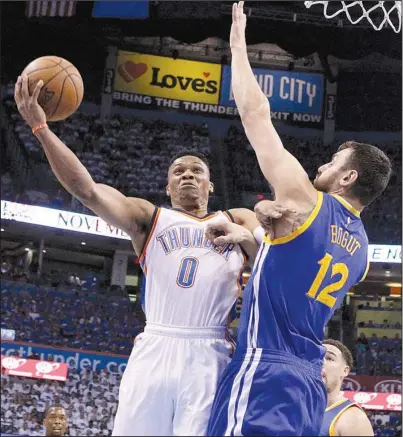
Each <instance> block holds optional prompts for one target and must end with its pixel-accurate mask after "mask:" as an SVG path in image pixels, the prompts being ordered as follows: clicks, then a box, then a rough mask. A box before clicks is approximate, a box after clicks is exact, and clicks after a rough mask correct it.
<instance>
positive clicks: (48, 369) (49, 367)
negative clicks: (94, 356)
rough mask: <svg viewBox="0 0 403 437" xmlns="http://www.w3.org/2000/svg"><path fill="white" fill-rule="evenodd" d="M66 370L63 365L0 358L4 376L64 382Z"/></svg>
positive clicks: (65, 365) (14, 358)
mask: <svg viewBox="0 0 403 437" xmlns="http://www.w3.org/2000/svg"><path fill="white" fill-rule="evenodd" d="M68 368H69V367H68V365H67V364H65V363H53V362H50V361H39V360H30V359H26V358H19V357H6V356H4V355H2V356H1V370H2V372H3V371H4V373H5V374H6V375H13V376H24V377H25V378H37V379H51V380H54V381H66V379H67V372H68Z"/></svg>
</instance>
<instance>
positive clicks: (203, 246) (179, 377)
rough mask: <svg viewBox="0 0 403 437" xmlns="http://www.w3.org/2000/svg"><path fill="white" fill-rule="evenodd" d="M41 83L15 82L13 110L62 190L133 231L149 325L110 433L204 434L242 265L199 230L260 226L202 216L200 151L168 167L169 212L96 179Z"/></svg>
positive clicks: (232, 215)
mask: <svg viewBox="0 0 403 437" xmlns="http://www.w3.org/2000/svg"><path fill="white" fill-rule="evenodd" d="M41 87H42V84H41V82H39V83H38V85H37V86H36V88H35V90H34V92H33V94H32V96H30V95H29V92H28V78H27V77H26V76H25V77H19V78H18V81H17V84H16V87H15V100H16V103H17V106H18V110H19V112H20V113H21V115H22V117H23V118H24V119H25V121H26V122H27V123H28V124H29V126H30V127H31V128H32V131H33V133H34V135H35V136H36V138H37V139H38V140H39V142H40V143H41V144H42V147H43V149H44V151H45V154H46V156H47V158H48V160H49V163H50V165H51V168H52V170H53V172H54V174H55V175H56V177H57V178H58V180H59V182H60V183H61V184H62V185H63V186H64V188H65V189H66V190H67V191H69V192H70V193H71V194H72V195H73V196H74V197H76V198H77V199H79V200H80V201H81V202H82V203H83V204H84V205H85V206H86V207H88V208H89V209H91V210H92V211H94V213H95V214H97V215H98V216H99V217H101V218H102V219H104V220H105V221H106V222H107V223H109V224H110V225H111V226H115V227H117V228H119V229H122V230H123V231H124V232H126V233H127V234H128V235H129V236H130V237H131V240H132V242H133V247H134V249H135V251H136V253H137V254H138V255H139V257H140V262H141V266H142V268H143V270H144V273H145V275H146V287H145V296H144V300H143V303H144V310H145V314H146V318H147V326H146V328H145V331H144V333H142V334H140V335H139V336H138V337H137V339H136V341H135V345H134V348H133V352H132V354H131V356H130V359H129V362H128V366H127V368H126V371H125V373H124V375H123V378H122V383H121V387H120V393H119V407H118V411H117V415H116V418H115V425H114V430H113V435H120V436H129V435H130V436H135V435H142V436H146V435H156V436H157V435H164V436H169V435H205V432H206V427H207V422H208V419H209V414H210V409H211V405H212V402H213V398H214V394H215V390H216V384H217V380H218V377H219V376H220V374H221V372H222V370H223V369H224V367H225V365H226V364H227V363H228V362H229V360H230V357H231V354H232V348H233V345H232V344H231V343H230V342H229V341H228V337H227V322H228V316H229V313H230V310H231V308H232V306H233V305H234V303H235V301H236V298H237V295H238V292H239V290H240V285H239V278H240V274H241V272H242V269H243V266H244V263H245V256H244V254H243V252H242V250H241V247H240V246H239V245H238V244H232V243H231V244H227V245H223V246H221V247H218V246H215V245H214V244H212V243H211V242H210V241H209V240H208V239H207V238H206V237H205V227H206V225H207V223H209V222H211V221H212V220H227V221H230V220H234V221H235V222H236V223H237V224H239V225H242V226H244V227H245V228H246V229H248V230H249V231H251V232H254V231H256V230H257V229H260V230H261V228H260V226H259V223H258V222H257V220H256V218H255V214H254V213H253V212H252V211H250V210H247V209H235V210H232V211H230V212H229V213H224V212H220V211H219V212H216V213H215V214H209V213H208V199H209V194H210V193H212V192H213V189H214V187H213V184H212V183H211V182H210V170H209V167H208V164H207V161H206V160H205V159H204V158H203V156H201V155H199V154H197V153H187V152H185V153H183V154H181V155H179V156H177V157H176V158H175V159H174V160H173V162H172V163H171V166H170V167H169V172H168V185H167V189H166V191H167V194H168V196H169V197H170V198H171V203H172V207H173V208H172V209H165V208H156V207H155V206H154V205H153V204H151V203H150V202H148V201H147V200H144V199H138V198H129V197H126V196H124V195H123V194H121V193H120V192H119V191H117V190H115V189H114V188H112V187H109V186H107V185H103V184H98V183H96V182H95V181H94V180H93V179H92V177H91V175H90V174H89V173H88V171H87V169H86V168H85V167H84V166H83V165H82V164H81V162H80V161H79V160H78V158H77V157H76V156H75V155H74V153H73V152H72V151H71V150H70V149H69V148H68V147H67V146H66V145H65V144H64V143H63V142H62V141H61V140H60V139H59V138H58V137H57V136H56V135H55V134H54V133H53V132H52V131H51V130H50V129H49V127H48V126H47V124H46V117H45V113H44V112H43V110H42V108H41V107H40V106H39V104H38V102H37V97H38V95H39V92H40V89H41ZM134 171H135V169H134ZM251 232H247V234H248V235H249V236H250V235H252V234H251ZM255 235H257V234H256V232H255ZM243 248H244V250H245V251H246V252H247V253H250V254H253V255H254V254H255V253H256V250H257V247H256V241H255V239H254V238H253V237H252V238H249V240H248V238H246V240H245V241H244V243H243Z"/></svg>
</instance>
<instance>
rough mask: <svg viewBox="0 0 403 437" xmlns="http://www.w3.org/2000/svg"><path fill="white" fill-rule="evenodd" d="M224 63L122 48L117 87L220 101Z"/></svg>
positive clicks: (147, 93) (174, 97) (148, 93)
mask: <svg viewBox="0 0 403 437" xmlns="http://www.w3.org/2000/svg"><path fill="white" fill-rule="evenodd" d="M220 81H221V65H218V64H210V63H207V62H198V61H188V60H184V59H172V58H166V57H162V56H154V55H144V54H140V53H133V52H123V51H120V52H119V55H118V62H117V74H116V75H115V86H114V90H115V91H120V92H127V93H131V94H140V95H146V96H153V97H162V98H167V99H173V100H181V101H188V102H198V103H209V104H214V105H216V104H218V100H219V95H220Z"/></svg>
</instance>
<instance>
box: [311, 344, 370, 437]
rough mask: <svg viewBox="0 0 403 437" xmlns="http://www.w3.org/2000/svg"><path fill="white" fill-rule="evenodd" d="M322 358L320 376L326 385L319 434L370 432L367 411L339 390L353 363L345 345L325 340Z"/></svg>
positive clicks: (358, 434)
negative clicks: (324, 352)
mask: <svg viewBox="0 0 403 437" xmlns="http://www.w3.org/2000/svg"><path fill="white" fill-rule="evenodd" d="M323 345H324V346H325V348H326V354H325V359H324V363H323V369H322V378H323V381H324V383H325V386H326V389H327V408H326V410H325V415H324V418H323V422H322V426H321V429H320V433H319V435H320V436H373V435H374V431H373V429H372V425H371V422H370V421H369V419H368V417H367V415H366V413H365V412H364V411H363V410H362V409H361V407H359V406H358V405H357V404H355V403H354V402H351V401H350V400H349V399H347V398H345V397H344V396H343V395H342V394H341V386H342V384H343V380H344V378H346V377H347V376H348V374H349V372H350V369H351V368H352V367H353V357H352V356H351V353H350V351H349V350H348V348H347V347H346V346H345V345H344V344H343V343H341V342H340V341H337V340H331V339H329V340H325V341H324V342H323Z"/></svg>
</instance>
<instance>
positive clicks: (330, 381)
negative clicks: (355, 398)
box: [322, 344, 350, 393]
mask: <svg viewBox="0 0 403 437" xmlns="http://www.w3.org/2000/svg"><path fill="white" fill-rule="evenodd" d="M325 347H326V355H325V360H324V362H323V368H322V379H323V382H324V384H325V385H326V388H327V391H328V393H331V392H333V391H334V390H340V388H341V385H342V382H343V379H344V378H345V377H346V376H347V375H348V372H349V370H350V369H349V367H348V366H347V364H346V362H345V361H344V358H343V355H342V353H341V351H340V349H338V348H337V347H335V346H333V345H331V344H325Z"/></svg>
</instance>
